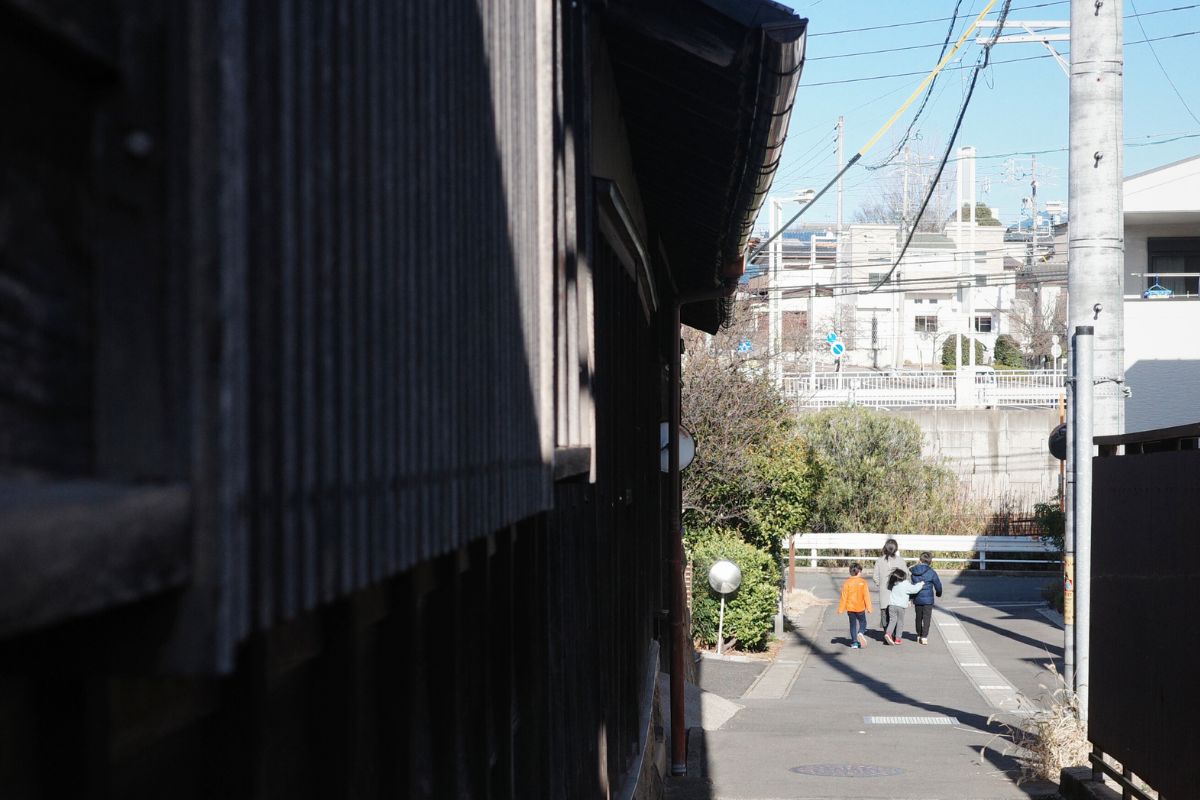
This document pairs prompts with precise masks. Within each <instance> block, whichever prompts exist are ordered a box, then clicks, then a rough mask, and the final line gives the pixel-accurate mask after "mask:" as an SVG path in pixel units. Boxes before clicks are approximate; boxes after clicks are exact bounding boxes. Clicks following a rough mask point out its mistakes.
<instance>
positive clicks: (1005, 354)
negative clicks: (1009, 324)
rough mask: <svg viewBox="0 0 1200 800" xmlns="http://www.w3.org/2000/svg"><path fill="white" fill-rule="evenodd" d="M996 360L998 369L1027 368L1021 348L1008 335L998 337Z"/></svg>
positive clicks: (952, 358) (951, 358)
mask: <svg viewBox="0 0 1200 800" xmlns="http://www.w3.org/2000/svg"><path fill="white" fill-rule="evenodd" d="M995 359H996V361H995V367H996V369H1024V368H1025V356H1024V355H1022V354H1021V348H1020V346H1018V345H1017V340H1016V339H1014V338H1013V337H1011V336H1009V335H1008V334H1007V333H1002V334H1000V335H999V336H997V337H996V353H995ZM950 360H951V361H953V360H954V357H953V356H951V357H950Z"/></svg>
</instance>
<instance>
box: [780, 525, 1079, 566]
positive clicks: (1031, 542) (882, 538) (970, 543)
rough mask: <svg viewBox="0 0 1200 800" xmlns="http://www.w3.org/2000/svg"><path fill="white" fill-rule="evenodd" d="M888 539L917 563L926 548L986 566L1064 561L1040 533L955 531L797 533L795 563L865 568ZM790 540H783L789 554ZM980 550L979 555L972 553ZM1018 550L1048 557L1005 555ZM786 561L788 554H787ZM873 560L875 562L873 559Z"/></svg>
mask: <svg viewBox="0 0 1200 800" xmlns="http://www.w3.org/2000/svg"><path fill="white" fill-rule="evenodd" d="M888 539H895V540H896V544H897V545H899V546H900V555H901V556H902V557H903V558H904V559H905V560H907V561H908V562H910V563H911V562H915V561H916V560H917V557H918V556H919V555H920V554H921V553H922V552H925V551H929V552H930V553H956V554H961V555H952V556H945V555H943V556H936V557H934V559H933V560H934V561H935V562H937V561H967V562H973V563H977V564H979V568H980V569H987V568H988V564H989V563H991V564H1058V563H1061V561H1062V553H1061V551H1060V550H1059V549H1058V548H1057V547H1055V546H1054V545H1053V543H1051V542H1048V541H1046V540H1045V539H1043V538H1042V537H1040V536H960V535H954V534H945V535H940V534H916V533H911V534H908V533H798V534H796V541H795V546H796V563H797V564H798V565H803V563H804V562H805V561H807V562H808V566H810V567H816V566H818V565H819V564H818V562H820V561H838V562H844V563H849V562H851V561H859V562H860V563H862V565H863V568H864V569H867V568H868V567H869V566H870V564H868V563H867V561H866V560H867V559H868V558H869V559H873V558H874V557H875V556H876V555H878V554H879V551H880V550H881V549H882V548H883V543H884V542H886V541H887V540H888ZM789 545H790V541H789V540H788V539H786V538H785V539H784V540H783V552H784V553H785V554H786V553H787V552H788V548H789ZM834 550H839V551H845V550H864V551H870V553H871V555H870V556H869V557H867V556H847V555H833V554H831V552H830V551H834ZM974 553H978V554H979V555H978V556H973V554H974ZM1015 553H1021V554H1024V555H1027V556H1029V555H1036V556H1045V557H1044V558H1004V556H1010V555H1013V554H1015ZM784 563H785V564H786V563H787V556H786V555H785V556H784ZM872 563H873V562H872Z"/></svg>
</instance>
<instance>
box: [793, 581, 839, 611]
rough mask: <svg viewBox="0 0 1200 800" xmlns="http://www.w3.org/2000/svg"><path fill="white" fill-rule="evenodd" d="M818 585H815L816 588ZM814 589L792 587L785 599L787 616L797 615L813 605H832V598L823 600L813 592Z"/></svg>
mask: <svg viewBox="0 0 1200 800" xmlns="http://www.w3.org/2000/svg"><path fill="white" fill-rule="evenodd" d="M816 588H817V587H815V586H814V587H813V589H816ZM813 589H792V590H791V591H789V592H788V593H787V596H786V597H784V600H783V613H784V616H786V617H797V616H799V615H800V614H803V613H804V612H805V611H807V610H808V609H810V608H812V607H813V606H828V605H832V604H833V601H832V600H823V599H821V598H820V597H817V596H816V594H814V593H813Z"/></svg>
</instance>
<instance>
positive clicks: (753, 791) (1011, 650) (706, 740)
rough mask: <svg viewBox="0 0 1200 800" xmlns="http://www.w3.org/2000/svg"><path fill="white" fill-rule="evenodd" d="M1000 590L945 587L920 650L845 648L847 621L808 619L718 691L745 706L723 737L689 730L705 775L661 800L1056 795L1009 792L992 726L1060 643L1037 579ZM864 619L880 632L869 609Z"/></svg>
mask: <svg viewBox="0 0 1200 800" xmlns="http://www.w3.org/2000/svg"><path fill="white" fill-rule="evenodd" d="M817 580H818V579H817V577H816V576H813V582H816V581H817ZM998 580H1000V581H1003V580H1006V579H997V578H989V579H987V581H988V582H989V583H988V584H987V585H982V584H977V583H975V582H973V581H971V580H970V579H963V580H957V579H956V580H955V582H954V583H953V584H950V583H948V584H947V586H946V594H945V596H944V597H943V598H942V601H941V604H942V606H943V609H942V610H941V611H939V613H938V614H937V615H935V622H937V623H938V628H937V629H936V630H935V631H934V632H933V634H932V635H931V638H930V643H929V645H928V646H922V645H919V644H917V643H916V641H915V640H914V639H912V638H906V640H905V643H904V644H903V645H901V646H898V647H894V646H887V645H884V644H883V642H882V641H881V640H880V639H879V637H878V631H877V630H876V631H873V632H872V639H871V642H870V644H869V646H868V647H866V648H864V649H862V650H855V649H851V648H850V647H848V646H847V645H848V644H849V641H848V631H847V630H846V627H847V626H846V621H845V619H844V618H841V617H838V616H836V615H835V613H834V609H833V608H832V607H830V608H828V609H822V608H819V607H818V608H815V609H809V611H808V612H806V614H805V615H804V618H803V619H802V620H800V623H801V625H800V628H799V629H798V630H796V631H795V632H792V633H789V634H788V635H787V636H788V639H787V640H786V642H785V645H784V648H783V650H782V652H781V653H780V654H779V658H778V659H777V660H776V662H775V664H773V665H772V666H771V667H769V668H767V669H764V670H762V671H761V672H760V674H759V675H758V676H757V677H756V678H755V679H753V680H752V681H751V682H750V683H749V685H748V686H747V685H746V679H745V678H746V676H745V673H742V674H741V680H740V681H737V680H733V679H731V678H726V679H725V681H724V685H725V686H726V687H727V689H726V690H728V689H733V688H741V687H742V686H746V688H745V689H743V690H742V694H741V695H740V696H737V697H728V698H727V699H729V700H732V701H734V702H736V703H738V704H740V705H742V706H744V707H743V708H741V709H740V710H738V711H736V713H734V714H733V715H732V717H731V718H729V719H728V721H726V722H724V723H723V724H721V725H720V726H719V728H718V729H715V730H712V729H710V730H706V731H700V730H694V731H692V732H691V736H690V742H691V743H692V745H693V746H694V747H695V749H696V750H697V751H698V753H697V754H696V755H698V756H700V757H698V758H694V759H689V760H692V761H693V763H695V764H697V766H699V768H700V769H701V770H702V771H703V774H702V775H695V774H692V775H691V776H690V777H691V778H692V779H693V781H692V788H691V790H690V791H689V793H687V794H668V797H687V798H689V800H690V799H691V798H712V799H713V800H716V799H717V798H720V799H722V800H767V799H773V798H796V799H797V800H816V798H863V799H864V800H866V799H867V798H871V799H873V800H874V799H876V798H880V799H881V798H913V799H914V800H917V798H919V799H920V800H935V798H943V799H944V800H968V799H970V798H975V799H976V800H1021V799H1023V798H1031V797H1047V796H1050V797H1053V796H1054V793H1055V787H1054V786H1053V785H1052V784H1037V785H1033V784H1025V785H1024V786H1021V787H1018V786H1016V784H1015V780H1014V778H1015V776H1016V775H1017V774H1018V773H1017V767H1016V764H1015V763H1014V762H1013V761H1012V759H1010V758H1006V757H1003V756H1001V755H1000V752H999V751H1003V750H1004V744H1005V742H1004V741H1003V740H1001V739H998V738H996V733H998V732H999V731H1000V730H1001V728H1000V727H999V726H997V725H995V724H989V723H988V717H989V716H991V715H992V714H994V713H998V712H1000V711H1002V710H1005V709H1015V708H1017V707H1019V705H1021V704H1022V701H1023V700H1025V699H1027V698H1024V694H1025V693H1028V687H1029V686H1030V685H1031V684H1032V685H1034V686H1036V683H1035V679H1034V677H1033V676H1034V675H1035V673H1036V671H1037V670H1038V669H1039V667H1038V665H1037V664H1036V663H1034V662H1036V661H1037V653H1038V652H1039V648H1040V652H1042V653H1043V654H1044V653H1045V652H1047V651H1049V650H1051V649H1052V648H1053V646H1054V642H1055V639H1054V637H1055V635H1056V629H1055V628H1054V627H1053V626H1052V625H1051V624H1050V623H1049V622H1047V621H1045V620H1044V618H1042V617H1040V616H1039V615H1037V614H1036V609H1035V607H1034V603H1036V601H1037V600H1038V598H1037V596H1036V582H1030V581H1025V582H1024V583H1022V582H1021V580H1022V579H1012V580H1011V581H1010V582H1009V583H1004V584H997V583H996V581H998ZM820 581H821V582H820V583H819V584H818V586H817V590H816V593H817V594H818V596H821V597H824V598H828V599H833V598H836V597H837V591H838V587H839V586H840V583H841V577H840V576H826V577H824V578H822V579H820ZM1009 607H1011V609H1010V608H1009ZM998 608H1003V609H1005V610H997V609H998ZM1014 610H1015V611H1016V612H1019V613H1018V614H1016V615H1014V614H1013V613H1010V612H1011V611H1014ZM910 616H911V615H910ZM871 617H872V619H871V623H872V624H877V623H878V612H877V611H876V612H875V613H873V614H872V615H871ZM1018 617H1019V618H1018ZM1039 620H1040V621H1039ZM908 622H909V631H910V634H909V636H910V637H911V630H912V623H911V620H908ZM980 625H982V626H983V627H979V626H980ZM989 637H990V638H989ZM976 639H981V640H986V641H976ZM1004 670H1007V673H1006V672H1005V671H1004ZM718 671H723V672H726V673H733V672H735V669H734V668H732V667H727V666H726V665H721V667H720V668H719V670H718ZM1013 672H1019V673H1020V674H1008V673H1013ZM702 683H704V675H703V673H702ZM709 688H710V689H713V690H721V689H722V681H717V680H714V681H712V682H711V684H710V686H709ZM1010 718H1011V717H1010ZM985 746H986V748H987V749H986V751H985V753H984V755H983V756H981V755H980V748H982V747H985ZM698 778H704V779H706V780H704V781H703V784H704V787H705V788H704V789H703V790H701V789H700V785H701V782H700V781H698V780H696V779H698Z"/></svg>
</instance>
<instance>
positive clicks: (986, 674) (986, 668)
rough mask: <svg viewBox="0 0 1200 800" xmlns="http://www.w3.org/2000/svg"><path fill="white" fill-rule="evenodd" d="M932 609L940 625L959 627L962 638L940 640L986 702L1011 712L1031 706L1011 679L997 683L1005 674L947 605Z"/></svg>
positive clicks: (1020, 711)
mask: <svg viewBox="0 0 1200 800" xmlns="http://www.w3.org/2000/svg"><path fill="white" fill-rule="evenodd" d="M933 613H934V614H935V615H937V616H939V617H941V619H939V620H937V624H938V626H939V627H942V628H954V627H957V628H959V630H958V631H956V632H955V633H956V634H957V635H958V636H961V637H962V638H959V639H943V640H942V641H943V642H944V643H945V644H946V649H947V650H949V651H950V655H951V657H952V658H953V659H954V662H955V663H956V664H958V667H959V669H960V670H962V673H963V675H964V676H965V677H966V678H967V680H969V681H970V682H971V685H972V686H974V687H975V690H976V691H977V692H979V694H980V695H982V696H983V699H984V700H985V701H987V704H988V705H989V706H991V707H992V708H994V709H997V710H999V711H1006V712H1010V713H1014V714H1016V713H1022V710H1023V709H1028V708H1031V707H1032V704H1031V703H1029V701H1028V700H1027V699H1026V698H1025V696H1024V695H1022V694H1021V693H1020V692H1019V691H1017V690H1016V689H1014V688H1013V686H1012V685H1011V684H1010V683H1000V681H1003V680H1006V678H1005V677H1004V676H1003V675H1001V674H1000V672H999V671H998V670H997V669H996V668H995V667H993V666H992V665H991V663H990V662H989V661H988V660H987V656H985V655H984V654H983V652H982V651H981V650H980V649H979V647H978V645H976V644H975V642H974V640H973V639H971V635H970V634H969V633H968V632H967V629H966V627H965V626H964V625H963V624H962V623H961V622H959V621H958V619H957V617H956V616H955V614H954V612H953V611H952V610H950V607H948V606H936V607H935V608H934V612H933Z"/></svg>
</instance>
